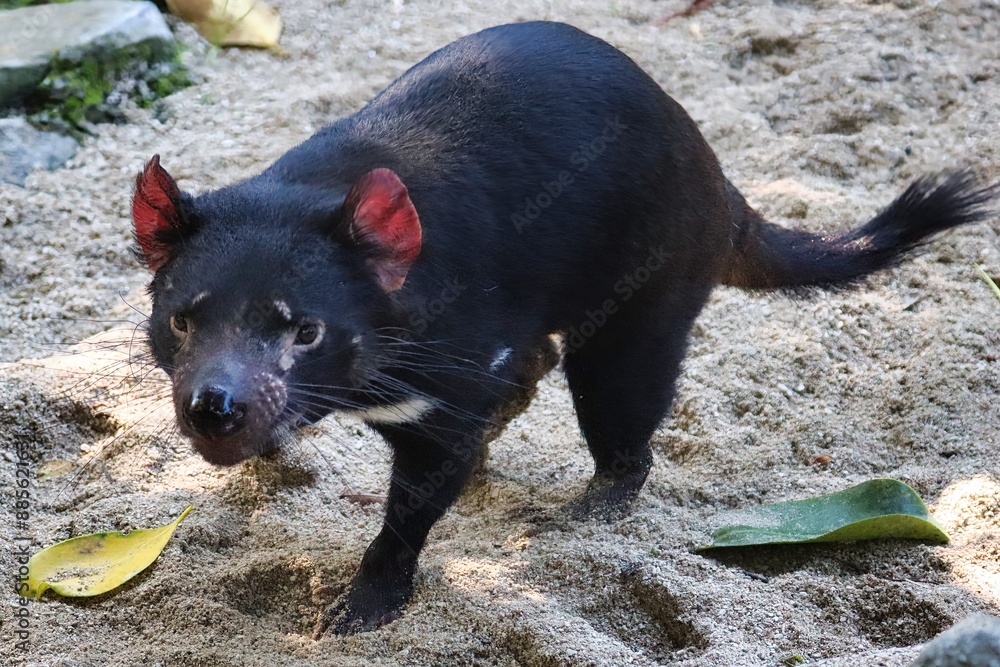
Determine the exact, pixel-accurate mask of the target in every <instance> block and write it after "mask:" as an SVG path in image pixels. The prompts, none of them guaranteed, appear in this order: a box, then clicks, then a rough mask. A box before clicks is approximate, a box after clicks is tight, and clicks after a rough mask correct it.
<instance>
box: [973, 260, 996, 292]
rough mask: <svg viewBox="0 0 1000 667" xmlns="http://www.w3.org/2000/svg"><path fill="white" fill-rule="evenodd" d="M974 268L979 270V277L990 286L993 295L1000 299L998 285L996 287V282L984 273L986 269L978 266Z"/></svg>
mask: <svg viewBox="0 0 1000 667" xmlns="http://www.w3.org/2000/svg"><path fill="white" fill-rule="evenodd" d="M976 268H977V269H979V275H980V276H982V277H983V280H985V281H986V284H987V285H989V286H990V289H991V290H993V294H994V295H996V297H997V298H998V299H1000V285H997V284H996V281H994V280H993V279H992V278H990V274H988V273H986V269H984V268H983V266H982V265H979V266H977V267H976Z"/></svg>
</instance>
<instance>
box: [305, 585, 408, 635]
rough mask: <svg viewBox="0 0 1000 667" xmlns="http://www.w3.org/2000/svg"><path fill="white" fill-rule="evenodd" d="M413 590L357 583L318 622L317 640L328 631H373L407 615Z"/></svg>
mask: <svg viewBox="0 0 1000 667" xmlns="http://www.w3.org/2000/svg"><path fill="white" fill-rule="evenodd" d="M411 593H412V591H411V590H410V589H409V588H407V589H405V590H378V589H376V588H375V587H373V586H369V585H359V584H358V583H357V582H355V584H354V585H352V586H351V590H350V591H349V592H348V593H347V595H346V596H345V597H344V599H343V600H341V601H340V602H338V603H337V604H335V605H333V606H331V607H330V608H329V609H327V610H326V612H324V614H323V615H322V616H321V617H320V619H319V623H317V624H316V631H315V633H314V634H313V638H314V639H320V638H321V637H322V636H323V635H324V634H326V633H328V632H329V633H330V634H334V635H353V634H355V633H358V632H370V631H372V630H375V629H377V628H380V627H382V626H383V625H385V624H386V623H391V622H392V621H395V620H396V619H397V618H399V617H400V616H402V615H403V607H405V606H406V602H407V601H408V600H409V599H410V595H411Z"/></svg>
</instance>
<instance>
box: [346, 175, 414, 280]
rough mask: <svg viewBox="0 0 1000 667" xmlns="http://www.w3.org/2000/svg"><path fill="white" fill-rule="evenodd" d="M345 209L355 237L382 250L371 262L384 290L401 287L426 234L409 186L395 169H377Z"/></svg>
mask: <svg viewBox="0 0 1000 667" xmlns="http://www.w3.org/2000/svg"><path fill="white" fill-rule="evenodd" d="M344 210H345V211H346V212H347V213H348V215H350V216H351V220H350V226H349V233H350V236H351V238H352V239H353V240H355V241H363V242H366V243H370V244H372V245H374V246H375V247H376V249H378V250H379V251H380V252H378V253H377V254H376V256H375V257H372V258H371V259H369V260H368V264H369V266H371V267H372V269H374V271H375V276H376V277H377V278H378V281H379V284H380V285H381V286H382V289H384V290H385V291H386V292H393V291H395V290H398V289H399V288H400V287H402V286H403V282H404V281H405V280H406V274H407V273H408V272H409V270H410V266H412V265H413V262H414V261H416V259H417V255H419V254H420V240H421V235H422V234H421V230H420V218H419V217H418V216H417V209H415V208H414V207H413V202H412V201H410V195H409V193H408V192H407V191H406V186H405V185H403V182H402V181H401V180H399V176H397V175H396V174H395V173H394V172H393V171H392V170H390V169H375V170H373V171H370V172H368V173H367V174H365V175H364V176H362V177H361V179H360V180H359V181H358V182H357V183H356V184H355V186H354V187H353V188H351V191H350V193H348V195H347V199H346V201H345V202H344Z"/></svg>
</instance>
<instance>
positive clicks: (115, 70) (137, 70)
mask: <svg viewBox="0 0 1000 667" xmlns="http://www.w3.org/2000/svg"><path fill="white" fill-rule="evenodd" d="M190 85H191V80H190V78H189V77H188V72H187V70H186V69H185V68H184V66H183V65H181V62H180V52H179V50H178V49H176V48H175V49H174V51H173V53H172V54H169V53H168V54H164V53H163V52H162V49H157V48H154V47H153V46H150V45H148V44H142V43H140V44H136V45H132V46H128V47H125V48H123V49H120V50H117V51H115V52H113V53H107V54H101V55H100V56H94V57H89V58H87V59H85V60H83V61H72V60H66V59H63V58H60V57H58V56H57V57H55V58H53V60H52V61H51V62H50V63H49V71H48V74H47V75H46V77H45V80H44V81H43V82H42V83H41V85H40V86H39V88H38V91H37V93H36V98H35V104H34V107H35V108H36V109H38V111H36V112H35V113H33V114H32V115H31V116H29V120H30V121H31V122H32V123H33V124H34V125H36V126H38V127H40V128H42V129H48V130H57V131H60V132H65V133H68V134H72V135H74V136H77V137H79V136H80V135H82V134H86V133H87V130H86V125H87V124H91V123H109V122H111V123H113V122H121V121H122V120H123V119H124V114H123V111H122V107H123V105H124V103H125V101H126V100H132V101H133V102H134V103H135V104H136V105H137V106H140V107H143V108H148V107H151V106H153V104H154V103H155V102H156V101H157V100H159V99H160V98H163V97H166V96H168V95H170V94H172V93H174V92H176V91H178V90H181V89H183V88H186V87H187V86H190Z"/></svg>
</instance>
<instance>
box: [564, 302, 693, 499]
mask: <svg viewBox="0 0 1000 667" xmlns="http://www.w3.org/2000/svg"><path fill="white" fill-rule="evenodd" d="M710 291H711V286H708V285H706V286H694V287H692V286H690V285H688V286H685V287H683V288H681V287H675V289H674V290H672V291H671V293H670V294H660V295H655V296H653V295H640V296H646V298H645V299H643V302H638V301H639V300H638V299H637V300H636V301H637V302H635V303H629V304H627V305H628V306H629V308H628V309H625V308H622V309H620V310H618V311H617V312H615V313H613V314H608V315H607V318H606V322H605V323H604V325H603V326H600V327H597V328H596V329H595V331H594V332H593V335H592V336H591V337H590V338H587V339H584V338H583V337H582V336H580V337H579V338H578V339H577V340H576V341H574V340H573V338H574V337H573V336H569V337H567V343H568V350H567V353H566V357H565V362H564V363H565V368H566V378H567V380H568V381H569V386H570V391H571V392H572V394H573V404H574V405H575V407H576V413H577V418H578V419H579V422H580V428H581V430H582V431H583V435H584V438H585V439H586V441H587V447H588V448H589V449H590V453H591V455H592V456H593V457H594V477H593V479H591V481H590V484H589V485H588V486H587V490H586V491H585V492H584V493H583V495H582V496H580V497H579V498H577V499H576V500H575V501H573V502H572V503H571V504H570V506H569V510H570V512H571V514H572V515H573V516H574V517H586V516H599V517H603V518H614V517H619V516H622V515H623V514H625V513H626V512H627V511H628V509H629V507H630V505H631V504H632V502H633V501H634V500H635V498H636V497H637V496H638V495H639V491H640V490H641V489H642V486H643V484H644V483H645V481H646V476H647V475H648V474H649V469H650V467H651V466H652V462H653V456H652V452H651V451H650V448H649V439H650V438H651V437H652V435H653V432H654V431H655V430H656V428H657V427H658V426H659V424H660V422H661V421H662V420H663V418H664V417H665V416H666V414H667V411H668V410H669V409H670V404H671V403H672V401H673V399H674V386H675V383H676V380H677V376H678V375H679V374H680V368H681V361H682V359H683V358H684V352H685V349H686V347H687V337H688V334H689V332H690V330H691V325H692V324H693V323H694V319H695V317H697V315H698V313H699V312H700V311H701V308H702V306H703V305H704V303H705V301H706V299H707V298H708V294H709V292H710ZM582 328H583V327H581V329H582ZM574 342H575V343H577V345H576V346H575V347H574Z"/></svg>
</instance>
